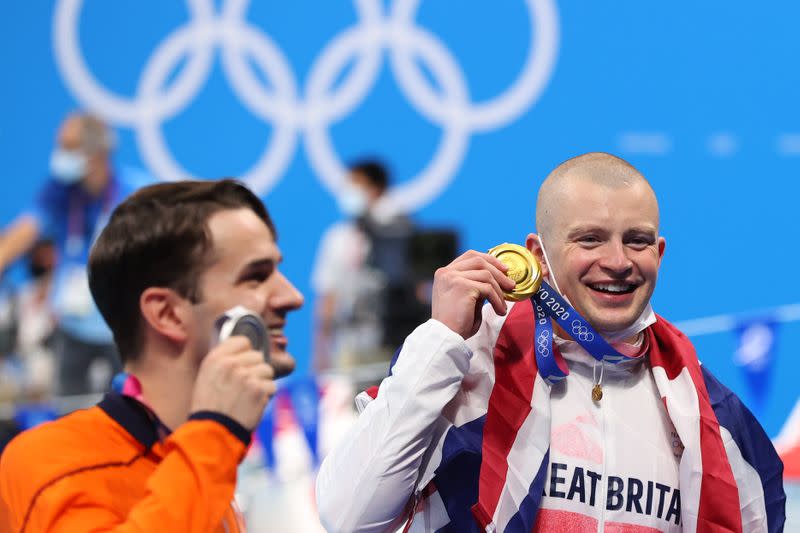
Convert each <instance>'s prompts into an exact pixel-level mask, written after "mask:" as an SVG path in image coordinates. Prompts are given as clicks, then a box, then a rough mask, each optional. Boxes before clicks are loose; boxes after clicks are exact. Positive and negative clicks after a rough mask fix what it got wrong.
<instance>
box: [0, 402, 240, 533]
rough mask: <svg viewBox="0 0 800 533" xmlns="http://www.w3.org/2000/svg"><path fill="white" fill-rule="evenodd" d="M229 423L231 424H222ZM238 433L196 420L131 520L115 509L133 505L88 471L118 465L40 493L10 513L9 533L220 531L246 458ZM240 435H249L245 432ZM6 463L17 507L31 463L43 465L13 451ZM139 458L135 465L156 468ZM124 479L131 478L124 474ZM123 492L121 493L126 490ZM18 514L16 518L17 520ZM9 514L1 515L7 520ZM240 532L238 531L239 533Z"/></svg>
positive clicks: (6, 492)
mask: <svg viewBox="0 0 800 533" xmlns="http://www.w3.org/2000/svg"><path fill="white" fill-rule="evenodd" d="M221 418H222V419H224V418H225V417H221ZM231 425H233V426H238V424H236V423H235V422H233V421H231V420H230V419H227V423H226V420H222V423H220V421H219V420H214V419H196V420H189V421H188V422H186V423H185V424H183V425H182V426H181V427H179V428H178V429H177V430H176V431H175V432H173V434H172V435H171V436H170V437H169V438H168V439H167V440H166V441H165V455H164V458H163V460H162V461H161V463H160V464H159V465H158V466H157V467H156V469H155V470H154V471H153V473H152V474H151V475H150V477H149V478H148V479H147V484H146V491H145V495H144V497H143V498H142V499H141V500H140V501H138V502H136V503H135V504H134V505H133V506H132V507H131V509H130V512H129V513H128V514H127V516H120V515H119V511H118V509H119V507H120V506H119V505H113V504H112V502H113V501H115V500H116V501H118V500H119V499H124V498H129V497H131V496H130V495H127V494H120V493H117V491H116V490H115V488H116V489H117V490H118V489H119V487H115V486H114V484H113V480H110V479H111V478H108V477H104V478H103V479H106V480H109V481H106V482H105V483H103V482H97V481H95V480H97V479H98V478H97V477H95V478H88V477H87V476H86V474H89V475H91V474H90V473H89V472H86V470H88V469H91V468H102V467H111V468H113V467H114V466H123V463H120V464H119V465H99V466H98V467H87V468H85V469H79V470H76V471H75V472H73V473H71V474H68V475H64V476H60V477H59V478H56V479H55V480H52V481H51V482H49V483H46V484H44V485H42V486H41V487H39V488H38V489H37V490H35V492H34V494H33V496H32V498H25V499H27V500H28V501H27V502H23V503H22V505H19V506H13V505H9V506H8V507H12V506H13V507H16V508H17V509H18V510H19V511H18V512H17V513H12V512H9V511H10V509H7V512H6V513H5V514H6V515H7V516H6V518H5V519H6V520H7V521H9V523H8V524H5V525H7V526H9V527H7V528H6V529H2V530H3V531H25V532H31V533H33V532H47V533H68V532H70V533H71V532H75V531H82V532H87V533H88V532H97V533H99V532H114V533H134V532H135V533H144V532H152V531H169V532H170V533H183V532H186V533H189V532H194V531H215V530H216V529H217V528H219V527H220V526H221V525H222V521H223V516H224V515H225V514H226V512H227V511H228V509H229V507H230V505H231V501H232V500H233V496H234V489H235V485H236V469H237V466H238V463H239V462H240V461H241V459H242V457H243V456H244V452H245V450H246V445H245V442H243V441H242V439H241V436H237V435H235V434H234V430H232V429H231V428H230V427H229V426H231ZM237 429H242V428H241V426H238V428H237ZM10 451H11V452H12V453H11V454H4V455H3V460H4V461H3V463H4V464H3V472H2V482H1V483H0V491H2V494H1V495H2V497H3V499H4V500H5V499H6V498H7V497H10V498H11V500H12V501H13V498H14V494H13V493H14V492H15V490H16V489H15V486H18V485H24V479H25V476H26V470H27V468H28V466H29V465H27V464H26V463H27V462H29V461H38V460H41V459H42V458H41V457H34V456H31V455H30V454H26V453H25V450H20V449H17V450H10ZM151 460H152V458H150V457H149V456H146V455H137V456H134V457H131V458H130V461H131V462H133V461H151ZM119 472H120V475H124V470H120V471H119ZM122 486H124V485H120V487H122ZM15 514H16V516H15ZM2 517H3V513H0V519H2ZM234 530H235V529H234Z"/></svg>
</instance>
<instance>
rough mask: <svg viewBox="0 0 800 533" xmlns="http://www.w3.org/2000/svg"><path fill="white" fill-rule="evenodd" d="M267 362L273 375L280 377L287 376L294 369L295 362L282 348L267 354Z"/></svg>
mask: <svg viewBox="0 0 800 533" xmlns="http://www.w3.org/2000/svg"><path fill="white" fill-rule="evenodd" d="M269 364H270V365H271V366H272V369H273V370H274V371H275V377H276V378H281V377H284V376H288V375H289V374H291V373H292V371H294V369H295V366H297V362H296V361H295V360H294V357H292V355H291V354H290V353H289V352H286V351H284V350H273V351H272V352H270V354H269Z"/></svg>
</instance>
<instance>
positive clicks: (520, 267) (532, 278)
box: [489, 243, 542, 302]
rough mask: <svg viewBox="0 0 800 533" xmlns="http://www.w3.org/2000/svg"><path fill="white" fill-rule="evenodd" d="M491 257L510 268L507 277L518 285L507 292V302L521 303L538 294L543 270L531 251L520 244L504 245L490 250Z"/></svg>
mask: <svg viewBox="0 0 800 533" xmlns="http://www.w3.org/2000/svg"><path fill="white" fill-rule="evenodd" d="M489 255H493V256H494V257H496V258H497V259H499V260H500V261H501V262H502V263H503V264H504V265H506V266H507V267H508V272H506V275H507V276H508V277H509V278H511V279H512V280H514V282H516V284H517V285H516V286H515V287H514V288H513V289H512V290H511V291H506V292H505V298H506V300H509V301H512V302H519V301H522V300H525V299H527V298H530V297H531V296H533V295H534V294H536V291H538V290H539V286H540V285H541V284H542V269H541V267H540V266H539V262H538V261H537V260H536V258H535V257H534V256H533V254H532V253H531V252H530V250H528V249H527V248H525V247H524V246H520V245H518V244H510V243H504V244H500V245H498V246H495V247H494V248H492V249H491V250H489Z"/></svg>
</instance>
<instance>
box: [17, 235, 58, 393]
mask: <svg viewBox="0 0 800 533" xmlns="http://www.w3.org/2000/svg"><path fill="white" fill-rule="evenodd" d="M56 261H57V252H56V247H55V243H53V241H51V240H50V239H43V240H40V241H38V242H37V243H36V244H34V245H33V248H32V249H31V251H30V253H29V254H28V273H29V279H28V281H27V282H26V283H24V284H23V285H22V287H21V288H20V291H19V294H18V296H17V301H18V303H17V324H18V325H17V342H16V344H17V349H16V351H17V353H18V354H19V357H20V358H21V359H22V361H23V363H24V366H25V369H26V370H25V375H26V379H25V386H26V388H27V389H28V393H29V396H34V397H40V396H48V395H50V394H51V393H52V392H53V388H54V386H55V366H54V360H53V350H52V345H53V335H54V333H55V327H56V321H55V316H54V315H53V312H52V310H51V307H50V293H51V288H52V282H53V271H54V270H55V266H56Z"/></svg>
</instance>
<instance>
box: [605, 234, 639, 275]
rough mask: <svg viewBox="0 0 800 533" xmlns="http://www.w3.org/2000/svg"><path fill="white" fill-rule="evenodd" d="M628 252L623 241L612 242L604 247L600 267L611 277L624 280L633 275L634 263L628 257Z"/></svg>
mask: <svg viewBox="0 0 800 533" xmlns="http://www.w3.org/2000/svg"><path fill="white" fill-rule="evenodd" d="M627 252H628V250H627V249H626V248H625V245H624V244H623V243H622V242H621V241H610V242H608V243H607V244H606V245H605V246H603V256H602V257H601V259H600V267H601V268H603V270H605V271H606V272H608V273H609V274H610V275H612V276H614V277H618V278H624V277H626V276H628V275H629V274H630V273H631V270H632V269H633V261H631V259H630V258H629V257H628V253H627Z"/></svg>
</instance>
